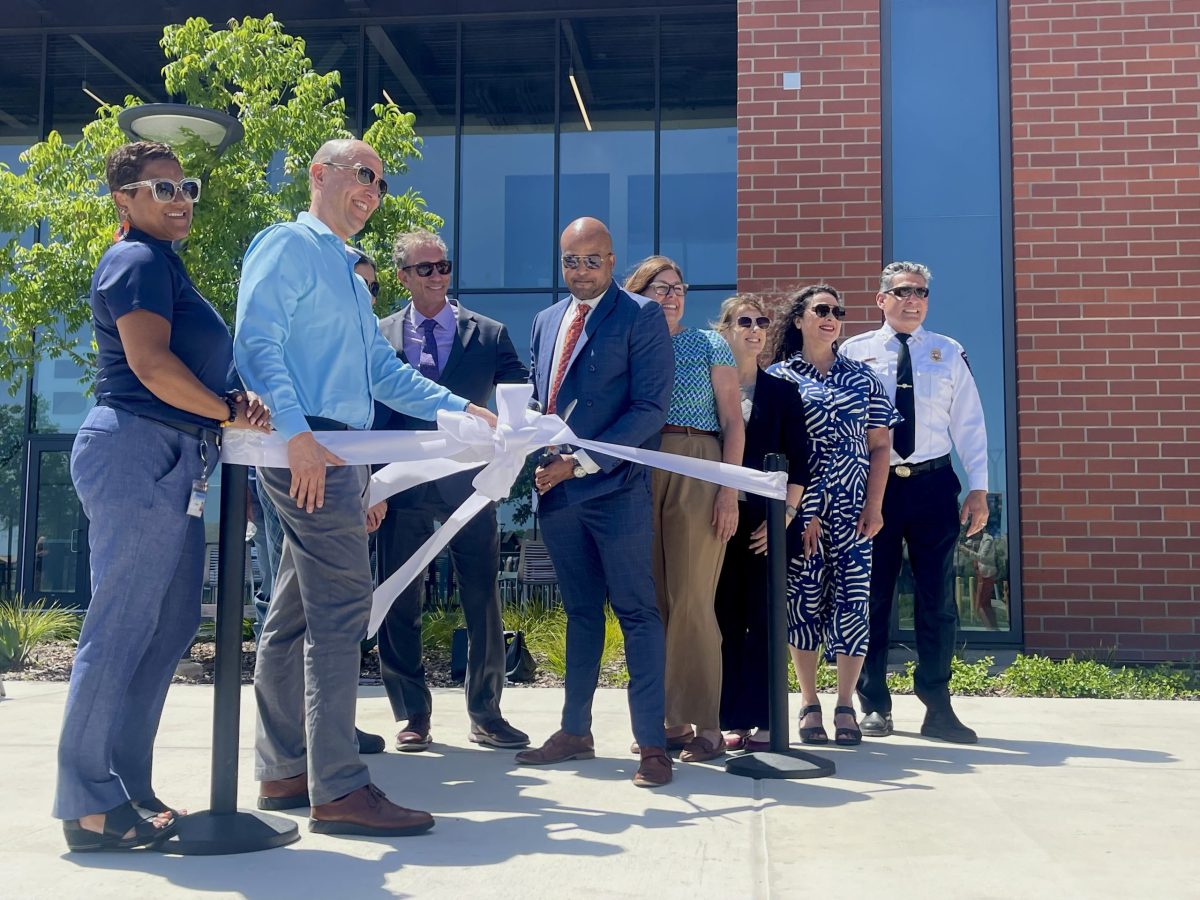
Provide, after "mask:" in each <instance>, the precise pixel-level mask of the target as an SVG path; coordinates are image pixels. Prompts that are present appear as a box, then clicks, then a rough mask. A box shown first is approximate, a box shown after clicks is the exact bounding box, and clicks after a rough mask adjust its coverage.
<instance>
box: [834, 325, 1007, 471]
mask: <svg viewBox="0 0 1200 900" xmlns="http://www.w3.org/2000/svg"><path fill="white" fill-rule="evenodd" d="M838 352H839V353H844V354H845V355H846V356H848V357H850V359H857V360H860V361H861V362H865V363H866V364H867V365H869V366H870V367H871V368H872V369H873V370H874V372H875V374H876V375H878V376H879V380H880V381H882V382H883V386H884V387H885V388H886V389H887V392H888V396H889V397H891V399H892V402H893V403H894V402H895V400H896V369H897V367H898V364H899V359H900V341H898V340H897V339H896V331H895V329H893V328H892V326H890V325H888V324H886V323H885V324H884V326H883V327H882V328H879V329H877V330H875V331H868V332H867V333H866V334H859V335H855V336H854V337H852V338H848V339H846V340H845V341H844V342H843V343H842V345H841V346H840V347H839V348H838ZM908 352H909V356H910V357H911V358H912V368H913V402H914V406H915V410H916V414H917V427H916V448H915V449H914V450H913V453H912V456H910V457H909V458H908V460H907V461H908V462H910V463H921V462H925V461H926V460H930V459H937V458H938V457H939V456H945V455H946V454H947V453H949V452H950V448H951V445H952V444H953V447H954V449H955V450H957V451H958V458H959V459H960V460H962V464H963V468H964V469H966V473H967V485H968V490H972V491H986V490H987V487H988V471H987V470H988V467H987V430H986V428H985V426H984V421H983V404H982V403H980V401H979V389H978V388H977V387H976V386H975V377H974V376H973V375H972V374H971V368H970V366H968V365H967V355H966V353H965V352H964V351H963V348H962V345H961V344H960V343H959V342H958V341H956V340H954V339H953V338H949V337H946V336H945V335H944V334H935V333H934V332H932V331H926V330H925V328H923V327H920V326H918V328H917V330H916V331H914V332H913V334H912V337H911V338H910V339H909V342H908ZM902 462H905V460H902V459H900V457H899V456H897V455H896V451H895V450H893V451H892V457H891V465H893V466H896V465H899V464H900V463H902Z"/></svg>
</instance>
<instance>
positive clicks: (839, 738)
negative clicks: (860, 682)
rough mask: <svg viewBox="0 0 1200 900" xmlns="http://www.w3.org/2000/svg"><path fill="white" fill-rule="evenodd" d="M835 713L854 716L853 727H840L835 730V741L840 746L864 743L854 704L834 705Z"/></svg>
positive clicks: (855, 745)
mask: <svg viewBox="0 0 1200 900" xmlns="http://www.w3.org/2000/svg"><path fill="white" fill-rule="evenodd" d="M833 714H834V715H835V716H852V717H853V718H854V727H853V728H838V729H836V730H835V731H834V732H833V742H834V743H835V744H837V745H838V746H839V747H857V746H858V745H859V744H861V743H862V731H860V730H859V727H858V714H857V713H856V712H855V711H854V707H853V706H837V707H834V710H833Z"/></svg>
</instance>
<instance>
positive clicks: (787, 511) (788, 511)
mask: <svg viewBox="0 0 1200 900" xmlns="http://www.w3.org/2000/svg"><path fill="white" fill-rule="evenodd" d="M783 514H784V515H785V516H791V517H792V518H793V519H794V518H796V516H798V515H800V510H798V509H796V507H794V506H785V507H784V508H783Z"/></svg>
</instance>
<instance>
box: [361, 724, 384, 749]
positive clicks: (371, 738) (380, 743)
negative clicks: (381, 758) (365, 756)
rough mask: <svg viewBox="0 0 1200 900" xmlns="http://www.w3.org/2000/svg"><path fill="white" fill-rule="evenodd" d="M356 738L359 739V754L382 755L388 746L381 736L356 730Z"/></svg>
mask: <svg viewBox="0 0 1200 900" xmlns="http://www.w3.org/2000/svg"><path fill="white" fill-rule="evenodd" d="M354 736H355V737H356V738H357V739H358V752H359V753H382V752H383V748H384V747H386V746H387V742H386V741H384V739H383V735H381V734H367V733H366V732H365V731H359V730H358V729H357V728H355V729H354Z"/></svg>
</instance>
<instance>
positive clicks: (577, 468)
mask: <svg viewBox="0 0 1200 900" xmlns="http://www.w3.org/2000/svg"><path fill="white" fill-rule="evenodd" d="M587 473H588V472H587V469H585V468H584V467H583V464H582V463H580V462H579V460H575V465H574V467H573V468H572V469H571V474H572V475H574V476H575V477H576V478H583V477H584V476H585V475H587Z"/></svg>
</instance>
